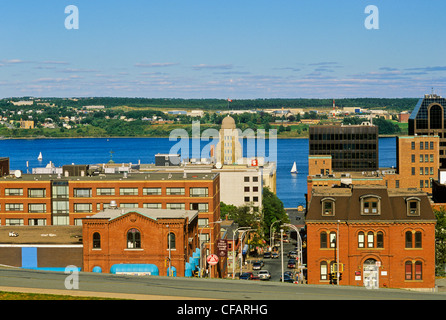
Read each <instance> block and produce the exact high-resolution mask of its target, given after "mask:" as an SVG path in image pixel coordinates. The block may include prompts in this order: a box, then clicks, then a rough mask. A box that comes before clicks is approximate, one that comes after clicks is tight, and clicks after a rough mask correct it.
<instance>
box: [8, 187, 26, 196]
mask: <svg viewBox="0 0 446 320" xmlns="http://www.w3.org/2000/svg"><path fill="white" fill-rule="evenodd" d="M5 196H23V189H22V188H6V189H5Z"/></svg>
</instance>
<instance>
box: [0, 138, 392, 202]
mask: <svg viewBox="0 0 446 320" xmlns="http://www.w3.org/2000/svg"><path fill="white" fill-rule="evenodd" d="M211 143H212V141H211ZM395 143H396V139H395V138H380V139H379V165H380V167H392V166H396V145H395ZM175 144H177V141H169V139H168V138H87V139H85V138H82V139H81V138H80V139H30V140H29V139H23V140H22V139H11V140H0V150H1V152H0V157H9V160H10V168H11V170H22V171H23V172H24V173H26V172H32V168H35V167H44V166H46V165H47V164H48V162H49V161H52V162H53V163H54V165H55V166H56V167H58V166H62V165H66V164H72V163H74V164H97V163H106V162H108V161H109V160H110V156H112V157H113V160H114V161H115V162H116V163H129V162H131V163H138V161H139V160H140V161H141V163H154V162H155V154H157V153H169V152H170V150H171V148H172V147H173V146H174V145H175ZM208 145H209V142H201V150H202V149H203V147H205V146H208ZM244 145H245V147H244V149H245V150H246V143H245V144H244ZM190 150H192V148H191V147H190ZM265 150H266V154H265V155H266V156H268V150H269V149H268V143H266V148H265ZM110 151H113V153H112V154H110ZM40 152H42V155H43V160H42V161H38V160H37V156H38V155H39V153H40ZM245 155H246V153H245ZM195 156H197V155H193V154H192V155H191V157H195ZM27 161H28V163H29V166H28V167H27V166H26V162H27ZM294 161H296V164H297V168H298V171H299V173H298V174H291V173H290V170H291V167H292V165H293V162H294ZM307 175H308V139H278V140H277V181H276V184H277V195H278V197H279V198H280V199H281V200H282V202H283V204H284V206H285V207H286V208H295V207H297V206H298V205H305V193H306V190H307Z"/></svg>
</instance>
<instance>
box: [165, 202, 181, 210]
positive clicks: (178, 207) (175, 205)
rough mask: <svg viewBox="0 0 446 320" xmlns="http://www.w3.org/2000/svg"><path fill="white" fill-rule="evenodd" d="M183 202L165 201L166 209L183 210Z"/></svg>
mask: <svg viewBox="0 0 446 320" xmlns="http://www.w3.org/2000/svg"><path fill="white" fill-rule="evenodd" d="M184 208H185V204H184V203H167V204H166V209H174V210H184Z"/></svg>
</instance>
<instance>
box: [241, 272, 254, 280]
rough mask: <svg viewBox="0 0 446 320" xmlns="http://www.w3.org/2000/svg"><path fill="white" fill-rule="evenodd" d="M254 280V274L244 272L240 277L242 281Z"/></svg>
mask: <svg viewBox="0 0 446 320" xmlns="http://www.w3.org/2000/svg"><path fill="white" fill-rule="evenodd" d="M253 278H254V274H253V273H252V272H243V273H242V274H241V276H240V277H239V279H240V280H252V279H253Z"/></svg>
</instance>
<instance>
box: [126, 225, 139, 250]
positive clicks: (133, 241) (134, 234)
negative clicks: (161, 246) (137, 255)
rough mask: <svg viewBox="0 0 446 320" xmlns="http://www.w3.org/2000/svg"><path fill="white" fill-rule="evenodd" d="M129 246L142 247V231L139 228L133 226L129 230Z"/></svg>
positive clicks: (131, 247)
mask: <svg viewBox="0 0 446 320" xmlns="http://www.w3.org/2000/svg"><path fill="white" fill-rule="evenodd" d="M127 248H128V249H139V248H141V233H140V232H139V230H138V229H135V228H132V229H130V230H129V231H128V232H127Z"/></svg>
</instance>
